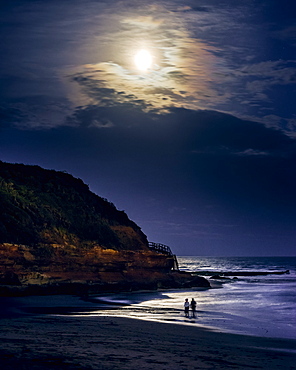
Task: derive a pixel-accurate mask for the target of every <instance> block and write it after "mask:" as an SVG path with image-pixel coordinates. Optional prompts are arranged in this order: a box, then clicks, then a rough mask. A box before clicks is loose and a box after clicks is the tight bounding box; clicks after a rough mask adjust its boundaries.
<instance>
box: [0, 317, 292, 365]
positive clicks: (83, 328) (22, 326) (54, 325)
mask: <svg viewBox="0 0 296 370" xmlns="http://www.w3.org/2000/svg"><path fill="white" fill-rule="evenodd" d="M295 350H296V341H294V340H281V339H269V338H259V337H248V336H240V335H232V334H225V333H215V332H210V331H205V330H202V329H200V328H196V327H190V326H185V325H176V324H169V323H168V324H164V323H157V322H148V321H142V320H136V319H127V318H116V317H112V318H111V317H106V316H103V317H102V316H100V317H96V316H82V317H72V316H70V317H69V316H49V315H21V316H18V317H17V316H11V317H2V318H1V319H0V369H1V370H6V369H14V370H17V369H30V370H31V369H33V370H34V369H44V370H48V369H74V370H75V369H104V370H109V369H110V370H111V369H112V370H116V369H120V370H122V369H129V370H131V369H132V370H133V369H137V370H138V369H140V370H146V369H147V370H148V369H151V370H152V369H157V370H158V369H169V370H179V369H296V353H295ZM293 351H294V352H293Z"/></svg>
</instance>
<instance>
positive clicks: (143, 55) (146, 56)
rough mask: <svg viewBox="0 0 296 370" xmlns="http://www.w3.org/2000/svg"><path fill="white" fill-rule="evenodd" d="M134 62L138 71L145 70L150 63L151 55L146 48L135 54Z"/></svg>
mask: <svg viewBox="0 0 296 370" xmlns="http://www.w3.org/2000/svg"><path fill="white" fill-rule="evenodd" d="M135 64H136V66H137V68H138V69H139V70H140V71H147V69H148V68H150V67H151V65H152V56H151V54H150V53H149V51H147V50H144V49H143V50H140V51H138V52H137V54H136V55H135Z"/></svg>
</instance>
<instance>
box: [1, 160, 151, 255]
mask: <svg viewBox="0 0 296 370" xmlns="http://www.w3.org/2000/svg"><path fill="white" fill-rule="evenodd" d="M0 204H1V213H0V243H17V244H19V243H20V244H26V245H38V244H67V243H68V244H71V245H76V246H78V245H79V246H80V247H81V246H82V245H83V246H85V247H87V246H88V245H92V244H93V243H96V244H97V245H99V246H101V247H103V248H112V249H115V250H125V249H128V250H141V249H148V242H147V238H146V236H145V235H144V234H143V233H142V232H141V230H140V228H139V227H138V226H137V225H136V224H135V223H134V222H132V221H131V220H130V219H129V218H128V216H127V215H126V213H125V212H124V211H118V210H117V209H116V208H115V206H114V205H113V204H112V203H110V202H108V201H107V200H106V199H103V198H101V197H99V196H97V195H95V194H94V193H92V192H91V191H90V190H89V188H88V186H87V185H86V184H84V183H83V182H82V180H80V179H76V178H74V177H73V176H71V175H69V174H67V173H64V172H57V171H54V170H45V169H42V168H41V167H38V166H27V165H23V164H9V163H3V162H0Z"/></svg>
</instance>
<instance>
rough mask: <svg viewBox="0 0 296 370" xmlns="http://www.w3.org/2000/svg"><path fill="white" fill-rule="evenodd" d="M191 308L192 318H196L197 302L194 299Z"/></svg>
mask: <svg viewBox="0 0 296 370" xmlns="http://www.w3.org/2000/svg"><path fill="white" fill-rule="evenodd" d="M190 307H191V311H192V317H195V312H196V302H195V300H194V298H192V300H191V302H190Z"/></svg>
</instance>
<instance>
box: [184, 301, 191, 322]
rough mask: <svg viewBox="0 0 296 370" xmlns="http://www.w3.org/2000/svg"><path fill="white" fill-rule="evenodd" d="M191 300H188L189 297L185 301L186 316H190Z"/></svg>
mask: <svg viewBox="0 0 296 370" xmlns="http://www.w3.org/2000/svg"><path fill="white" fill-rule="evenodd" d="M189 306H190V304H189V302H188V298H186V299H185V302H184V312H185V317H189Z"/></svg>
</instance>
